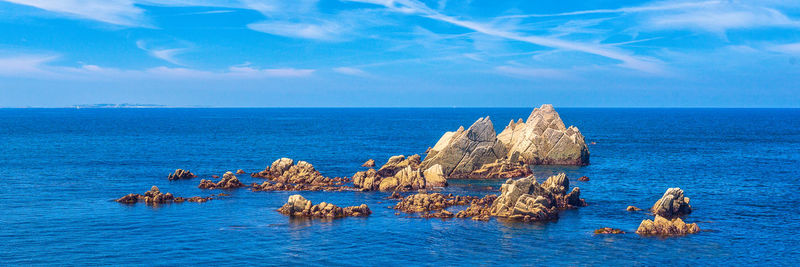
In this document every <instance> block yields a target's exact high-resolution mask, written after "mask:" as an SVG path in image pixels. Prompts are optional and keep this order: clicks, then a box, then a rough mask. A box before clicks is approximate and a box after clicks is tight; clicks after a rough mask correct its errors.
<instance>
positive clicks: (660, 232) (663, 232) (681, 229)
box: [636, 215, 700, 236]
mask: <svg viewBox="0 0 800 267" xmlns="http://www.w3.org/2000/svg"><path fill="white" fill-rule="evenodd" d="M699 231H700V227H698V226H697V224H696V223H690V224H687V223H685V222H683V220H682V219H681V218H675V219H671V220H670V219H667V218H664V217H661V216H659V215H656V218H655V219H654V220H652V221H651V220H644V221H642V223H641V224H639V228H638V229H636V233H637V234H639V235H642V236H682V235H687V234H695V233H697V232H699Z"/></svg>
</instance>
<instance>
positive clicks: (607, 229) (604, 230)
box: [594, 227, 625, 235]
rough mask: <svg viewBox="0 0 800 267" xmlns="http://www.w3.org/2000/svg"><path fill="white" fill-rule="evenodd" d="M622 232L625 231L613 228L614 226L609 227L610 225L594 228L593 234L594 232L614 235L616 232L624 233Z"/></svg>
mask: <svg viewBox="0 0 800 267" xmlns="http://www.w3.org/2000/svg"><path fill="white" fill-rule="evenodd" d="M624 233H625V231H622V230H620V229H614V228H611V227H604V228H600V229H597V230H594V234H596V235H607V234H614V235H616V234H624Z"/></svg>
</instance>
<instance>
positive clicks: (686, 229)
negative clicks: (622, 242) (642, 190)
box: [636, 187, 700, 236]
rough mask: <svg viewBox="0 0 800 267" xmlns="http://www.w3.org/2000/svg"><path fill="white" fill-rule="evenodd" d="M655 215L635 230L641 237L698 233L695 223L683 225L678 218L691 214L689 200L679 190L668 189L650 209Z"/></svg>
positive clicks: (698, 229)
mask: <svg viewBox="0 0 800 267" xmlns="http://www.w3.org/2000/svg"><path fill="white" fill-rule="evenodd" d="M650 211H652V212H653V213H654V214H655V218H654V219H653V220H643V221H642V222H641V223H640V224H639V228H638V229H636V233H637V234H639V235H642V236H682V235H687V234H694V233H697V232H699V231H700V227H698V226H697V224H696V223H689V224H687V223H685V222H684V221H683V219H681V218H680V217H684V216H686V215H689V213H692V206H690V205H689V198H688V197H684V196H683V190H681V189H680V188H677V187H676V188H669V189H667V191H666V192H664V195H663V196H661V198H660V199H659V200H658V201H656V203H655V204H654V205H653V207H652V208H651V209H650Z"/></svg>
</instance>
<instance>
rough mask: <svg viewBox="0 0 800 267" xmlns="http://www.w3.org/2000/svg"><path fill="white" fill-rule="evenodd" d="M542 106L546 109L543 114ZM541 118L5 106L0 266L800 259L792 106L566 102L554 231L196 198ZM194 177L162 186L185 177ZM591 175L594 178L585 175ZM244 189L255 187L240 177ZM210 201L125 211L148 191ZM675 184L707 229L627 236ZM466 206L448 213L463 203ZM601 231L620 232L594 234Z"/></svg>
mask: <svg viewBox="0 0 800 267" xmlns="http://www.w3.org/2000/svg"><path fill="white" fill-rule="evenodd" d="M537 106H538V105H537ZM532 110H533V107H531V108H128V109H68V108H66V109H0V173H2V175H3V177H4V178H3V185H2V186H0V224H2V227H0V266H29V265H112V266H130V265H132V266H143V265H156V266H162V265H169V266H176V265H211V266H233V265H264V266H273V265H280V266H284V265H295V266H429V265H438V266H462V265H468V266H474V265H479V266H487V265H514V266H517V265H522V266H565V265H566V266H575V265H612V266H631V265H634V266H638V265H647V266H653V265H670V266H676V265H677V266H695V265H702V266H707V265H712V266H714V265H717V266H718V265H731V264H733V265H771V266H791V265H794V266H796V265H798V264H800V245H798V244H800V221H799V220H800V213H799V212H798V207H799V206H800V192H798V190H799V189H800V109H717V108H709V109H706V108H558V107H556V110H557V111H558V112H559V114H560V115H561V118H562V119H563V120H564V122H565V123H566V124H567V126H569V125H575V126H577V127H578V128H579V129H580V131H581V132H582V133H583V135H584V136H585V138H586V142H587V143H590V145H589V150H590V153H591V164H590V165H588V166H584V167H576V166H532V169H533V171H534V173H535V175H536V177H537V178H539V179H542V180H543V179H545V178H547V177H548V176H550V175H553V174H557V173H561V172H565V173H566V174H567V175H568V177H569V178H570V185H571V186H577V187H580V189H581V196H582V197H583V198H584V199H585V200H586V202H587V203H588V204H589V206H587V207H583V208H579V209H574V210H567V211H563V212H561V214H560V218H559V219H558V220H557V221H554V222H547V223H521V222H509V221H502V220H497V219H492V220H490V221H488V222H481V221H473V220H469V219H458V218H453V219H444V220H442V219H423V218H418V217H416V216H413V215H409V214H405V213H397V211H395V210H393V209H391V208H390V206H392V205H394V204H395V203H396V202H395V201H394V200H389V199H386V197H387V196H388V195H389V194H388V193H384V192H349V191H347V192H252V191H250V190H248V189H246V188H241V189H236V190H202V189H199V188H198V187H197V185H198V184H199V181H200V179H203V178H205V179H210V177H211V176H212V175H222V174H223V173H224V172H226V171H236V170H237V169H243V170H245V171H247V172H248V173H249V172H256V171H260V170H263V169H265V168H266V167H267V166H268V165H269V164H270V163H271V162H273V161H274V160H276V159H279V158H281V157H289V158H292V159H294V160H296V161H297V160H304V161H307V162H309V163H311V164H313V165H314V166H315V167H316V169H317V170H319V171H320V172H322V174H323V175H325V176H331V177H335V176H352V175H353V173H355V172H357V171H361V170H365V168H363V167H361V166H360V165H361V164H362V163H363V162H364V161H366V160H368V159H375V161H376V162H377V163H378V164H379V165H380V164H383V163H384V162H386V160H387V159H388V158H389V157H390V156H392V155H406V156H409V155H413V154H421V155H423V157H424V152H425V150H426V149H427V148H428V147H430V146H433V145H434V144H435V143H436V141H437V140H438V139H439V137H441V135H442V134H443V133H444V132H445V131H454V130H456V129H458V127H459V126H462V125H463V126H464V127H469V126H470V125H471V124H472V123H473V122H474V121H475V120H476V119H478V118H479V117H483V116H490V118H491V120H492V122H494V127H495V129H496V130H497V131H498V133H499V131H501V130H502V129H503V128H504V127H505V126H506V125H507V124H508V122H509V121H510V120H512V119H513V120H516V119H518V118H523V119H525V118H527V117H528V115H529V114H530V112H531V111H532ZM178 168H181V169H188V170H190V171H192V172H194V173H195V174H197V175H198V176H199V177H198V178H195V179H191V180H179V181H169V180H167V175H168V174H170V173H171V172H173V171H174V170H175V169H178ZM581 176H587V177H589V178H590V181H588V182H579V181H577V178H578V177H581ZM237 177H238V178H239V179H240V180H242V182H244V183H245V184H250V183H252V182H261V181H262V180H260V179H259V178H252V177H250V176H249V175H237ZM448 182H449V184H450V186H449V187H447V188H445V189H444V190H443V192H444V193H453V194H459V195H475V196H482V195H486V194H498V193H499V192H498V188H499V186H500V185H501V184H502V183H503V182H504V180H449V181H448ZM154 185H155V186H158V187H159V188H160V189H161V191H162V192H171V193H173V194H174V195H176V196H184V197H190V196H208V195H211V194H217V193H226V194H229V195H230V196H226V197H219V198H217V199H214V200H211V201H209V202H205V203H188V202H187V203H173V204H168V205H159V206H148V205H145V204H142V203H139V204H135V205H125V204H120V203H117V202H114V199H116V198H119V197H121V196H124V195H126V194H129V193H140V194H141V193H143V192H145V191H147V190H148V189H150V187H151V186H154ZM670 187H680V188H682V189H683V190H684V192H685V195H686V197H689V198H690V199H691V202H690V204H691V205H692V207H693V208H694V212H693V213H691V215H689V216H688V217H686V219H685V221H687V222H696V223H697V224H698V225H699V227H700V228H701V229H702V231H701V232H700V233H698V234H694V235H689V236H683V237H671V238H659V237H641V236H638V235H636V234H635V233H634V232H635V231H636V228H637V227H638V225H639V223H640V222H641V221H642V220H643V219H648V218H652V215H648V214H647V213H646V212H628V211H626V207H627V206H629V205H633V206H637V207H640V208H645V209H646V208H648V207H650V206H652V205H653V203H654V202H655V201H656V200H658V199H659V198H660V197H661V195H662V194H663V193H664V191H665V190H666V189H667V188H670ZM293 194H301V195H303V196H304V197H305V198H307V199H309V200H311V201H312V202H314V203H318V202H322V201H325V202H329V203H333V204H336V205H339V206H352V205H360V204H362V203H363V204H367V205H368V206H369V207H370V208H371V209H372V211H373V214H372V215H371V216H369V217H355V218H342V219H334V220H308V219H298V218H290V217H287V216H284V215H282V214H280V213H278V212H277V211H276V209H278V208H279V207H281V206H282V205H283V204H284V203H286V201H287V198H288V197H289V196H290V195H293ZM463 208H464V207H453V208H451V210H453V211H457V210H458V209H463ZM601 227H613V228H619V229H622V230H624V231H625V232H627V233H626V234H620V235H595V234H593V231H594V230H595V229H598V228H601Z"/></svg>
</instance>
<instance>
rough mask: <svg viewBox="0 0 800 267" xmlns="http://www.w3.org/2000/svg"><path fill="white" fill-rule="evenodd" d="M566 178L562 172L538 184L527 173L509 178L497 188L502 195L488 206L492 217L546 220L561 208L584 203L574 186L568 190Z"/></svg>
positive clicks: (551, 217)
mask: <svg viewBox="0 0 800 267" xmlns="http://www.w3.org/2000/svg"><path fill="white" fill-rule="evenodd" d="M568 189H569V179H568V178H567V176H566V175H565V174H563V173H562V174H559V175H554V176H551V177H549V178H547V180H545V181H544V182H543V183H541V184H539V183H538V182H537V181H536V178H534V177H533V176H528V177H525V178H522V179H518V180H512V179H509V180H507V181H506V182H505V184H503V185H502V186H501V188H500V191H501V194H500V196H499V197H498V198H497V200H495V201H494V203H493V204H492V207H491V209H490V211H489V212H490V214H491V215H492V216H497V217H504V218H509V219H514V220H521V221H547V220H554V219H558V213H559V211H561V210H564V209H570V208H575V207H582V206H586V202H585V201H584V200H583V199H581V198H580V189H579V188H577V187H575V188H573V189H572V191H570V192H569V193H567V190H568Z"/></svg>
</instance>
